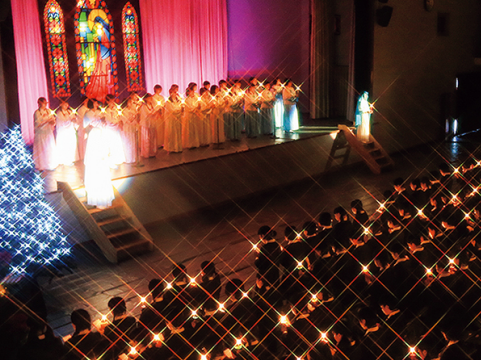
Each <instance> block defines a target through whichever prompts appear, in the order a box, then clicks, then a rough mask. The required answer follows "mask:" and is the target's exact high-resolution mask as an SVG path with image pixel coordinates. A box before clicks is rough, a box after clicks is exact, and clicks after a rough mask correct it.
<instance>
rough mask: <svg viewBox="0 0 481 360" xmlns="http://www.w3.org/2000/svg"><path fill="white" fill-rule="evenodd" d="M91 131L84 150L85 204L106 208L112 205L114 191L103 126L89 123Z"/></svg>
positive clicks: (95, 122) (97, 122) (98, 122)
mask: <svg viewBox="0 0 481 360" xmlns="http://www.w3.org/2000/svg"><path fill="white" fill-rule="evenodd" d="M90 125H91V126H92V129H91V130H90V132H89V136H88V139H87V148H86V150H85V158H84V164H85V176H84V185H85V191H86V192H87V204H88V205H91V206H97V207H99V208H106V207H109V206H111V205H112V200H113V199H114V190H113V188H112V179H111V175H110V159H109V145H108V142H107V141H106V140H105V134H104V129H105V125H104V124H102V122H100V121H96V120H93V121H91V122H90Z"/></svg>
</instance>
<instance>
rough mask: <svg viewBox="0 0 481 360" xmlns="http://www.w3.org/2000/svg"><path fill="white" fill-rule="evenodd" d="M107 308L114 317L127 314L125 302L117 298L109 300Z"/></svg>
mask: <svg viewBox="0 0 481 360" xmlns="http://www.w3.org/2000/svg"><path fill="white" fill-rule="evenodd" d="M108 307H109V309H110V311H112V313H113V314H114V316H120V315H124V314H125V313H126V312H127V305H126V304H125V300H124V299H122V298H121V297H118V296H116V297H114V298H112V299H110V300H109V303H108Z"/></svg>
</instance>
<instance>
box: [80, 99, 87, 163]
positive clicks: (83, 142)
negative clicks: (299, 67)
mask: <svg viewBox="0 0 481 360" xmlns="http://www.w3.org/2000/svg"><path fill="white" fill-rule="evenodd" d="M88 100H89V99H87V98H84V100H83V101H82V104H81V105H80V107H79V108H78V109H77V126H78V128H77V145H78V156H79V160H83V159H84V156H85V146H86V145H87V134H86V133H85V129H84V116H85V114H86V113H87V111H89V108H88V106H87V102H88Z"/></svg>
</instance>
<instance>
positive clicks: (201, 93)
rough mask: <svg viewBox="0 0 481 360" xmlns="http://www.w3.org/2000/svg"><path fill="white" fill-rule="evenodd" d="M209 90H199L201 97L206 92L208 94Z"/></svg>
mask: <svg viewBox="0 0 481 360" xmlns="http://www.w3.org/2000/svg"><path fill="white" fill-rule="evenodd" d="M208 91H209V90H207V89H206V88H205V87H203V88H200V90H199V95H204V94H205V93H206V92H208Z"/></svg>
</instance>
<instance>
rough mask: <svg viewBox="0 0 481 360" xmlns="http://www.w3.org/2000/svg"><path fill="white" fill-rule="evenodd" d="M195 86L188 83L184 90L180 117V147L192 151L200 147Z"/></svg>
mask: <svg viewBox="0 0 481 360" xmlns="http://www.w3.org/2000/svg"><path fill="white" fill-rule="evenodd" d="M196 91H197V84H196V83H190V84H189V87H188V88H187V89H186V96H187V97H186V99H185V101H184V113H183V117H182V147H183V148H184V149H194V148H196V147H199V146H200V142H199V131H198V130H199V124H200V107H201V105H200V97H199V96H198V94H197V93H196Z"/></svg>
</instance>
